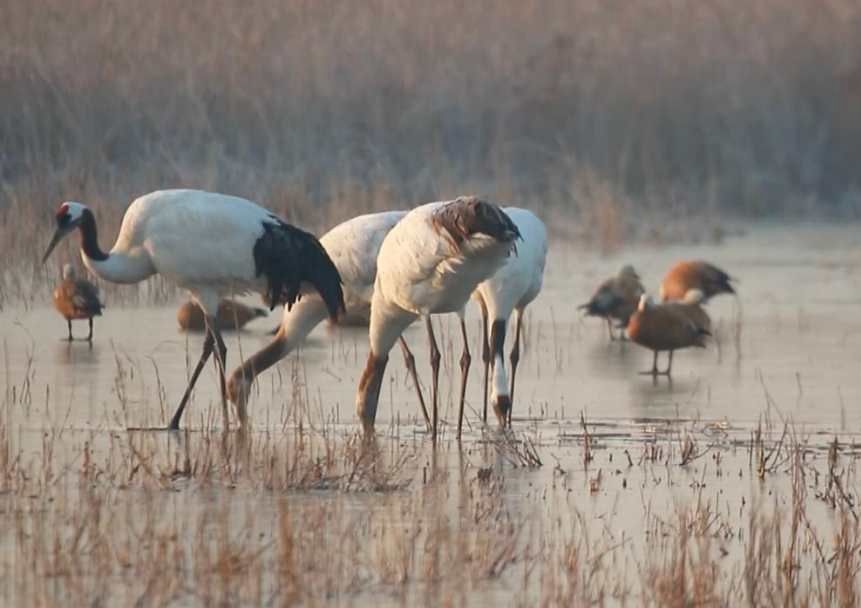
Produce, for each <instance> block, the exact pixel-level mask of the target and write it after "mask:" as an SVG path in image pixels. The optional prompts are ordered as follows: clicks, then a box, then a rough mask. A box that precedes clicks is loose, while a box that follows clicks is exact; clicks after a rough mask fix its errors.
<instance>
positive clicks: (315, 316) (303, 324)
mask: <svg viewBox="0 0 861 608" xmlns="http://www.w3.org/2000/svg"><path fill="white" fill-rule="evenodd" d="M406 214H407V212H406V211H384V212H381V213H369V214H366V215H360V216H358V217H354V218H352V219H350V220H347V221H346V222H343V223H341V224H338V225H337V226H335V227H334V228H332V229H331V230H330V231H329V232H327V233H326V234H324V235H323V236H322V237H320V243H321V244H322V245H323V247H324V248H325V249H326V252H327V253H328V254H329V256H330V257H331V258H332V261H333V262H334V263H335V266H336V267H337V269H338V274H340V276H341V280H342V281H343V289H344V302H345V303H346V306H347V314H346V315H345V316H344V317H342V318H341V319H339V323H342V324H367V323H368V320H369V318H370V314H371V298H372V296H373V293H374V281H375V280H376V277H377V254H378V253H379V251H380V246H381V245H382V243H383V239H384V238H385V237H386V235H387V234H388V233H389V231H390V230H391V229H392V227H393V226H394V225H395V224H397V223H398V222H399V221H400V220H401V218H403V217H404V216H405V215H406ZM327 313H328V311H327V308H326V303H325V302H324V301H323V299H322V298H321V297H320V296H319V295H317V294H312V295H309V296H306V297H304V298H302V300H301V301H300V302H297V303H296V304H295V305H294V306H293V308H292V310H289V311H288V310H285V311H284V316H283V318H282V320H281V325H280V326H279V327H278V331H277V332H276V333H275V337H274V338H273V339H272V341H271V342H270V343H269V344H267V345H266V346H265V347H263V348H262V349H261V350H260V351H258V352H257V353H255V354H254V355H252V356H251V357H249V358H248V359H247V360H246V361H245V362H244V363H243V364H242V365H240V366H239V367H237V368H236V369H235V370H234V371H233V372H232V373H231V374H230V379H229V380H228V382H227V394H228V396H229V397H230V400H231V401H233V403H234V404H236V407H237V410H238V412H239V415H240V419H244V418H245V416H246V410H247V401H248V397H249V393H250V391H251V386H252V384H253V383H254V379H255V378H256V377H257V376H258V375H260V374H261V373H262V372H263V371H265V370H266V369H268V368H270V367H271V366H273V365H275V364H276V363H277V362H278V361H280V360H281V359H283V358H284V357H286V356H287V355H288V354H289V353H290V352H291V351H292V350H293V349H295V348H296V347H297V346H299V345H300V344H301V343H302V341H303V340H304V339H305V338H306V337H307V336H308V334H309V333H310V332H311V330H313V329H314V328H315V327H316V326H317V325H318V324H319V323H320V322H321V321H323V320H324V319H325V318H326V316H327ZM401 348H402V350H403V352H404V358H405V359H406V365H407V369H408V371H409V372H410V374H411V375H412V378H413V382H414V383H415V385H416V390H417V391H418V395H419V403H420V404H421V408H422V413H423V414H424V417H425V422H427V423H428V424H430V420H429V417H428V414H427V409H426V408H425V404H424V398H423V397H422V393H421V389H420V387H419V384H418V377H417V375H416V369H415V358H414V357H413V355H412V353H411V352H410V350H409V348H408V347H407V344H406V342H405V341H404V339H403V337H401Z"/></svg>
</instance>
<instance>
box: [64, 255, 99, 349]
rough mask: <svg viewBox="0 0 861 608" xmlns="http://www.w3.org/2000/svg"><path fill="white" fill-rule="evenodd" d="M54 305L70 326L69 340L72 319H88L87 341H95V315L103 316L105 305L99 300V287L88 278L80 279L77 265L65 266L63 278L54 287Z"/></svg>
mask: <svg viewBox="0 0 861 608" xmlns="http://www.w3.org/2000/svg"><path fill="white" fill-rule="evenodd" d="M54 307H55V308H56V309H57V311H59V313H60V314H61V315H63V317H64V318H65V319H66V323H67V324H68V326H69V338H68V340H69V342H71V341H72V340H73V338H72V320H73V319H86V320H87V321H88V322H89V325H90V332H89V333H88V334H87V341H88V342H92V341H93V317H97V316H101V314H102V308H104V305H103V304H102V302H101V301H100V300H99V290H98V288H97V287H96V286H95V285H93V284H92V283H90V282H89V281H88V280H86V279H79V278H77V275H76V273H75V267H74V266H72V265H71V264H66V265H65V266H63V280H62V281H60V283H59V284H58V285H57V287H56V288H55V289H54Z"/></svg>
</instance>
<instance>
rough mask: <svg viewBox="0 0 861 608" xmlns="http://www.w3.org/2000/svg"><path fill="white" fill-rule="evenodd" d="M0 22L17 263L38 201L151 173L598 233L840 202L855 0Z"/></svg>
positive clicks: (131, 185)
mask: <svg viewBox="0 0 861 608" xmlns="http://www.w3.org/2000/svg"><path fill="white" fill-rule="evenodd" d="M0 22H2V23H3V36H2V38H0V90H2V92H3V94H2V96H0V142H2V146H1V147H0V244H2V245H0V248H2V251H3V253H5V254H7V257H14V259H16V260H18V262H19V263H20V264H24V265H25V268H24V269H25V270H26V271H27V272H25V275H27V276H31V275H32V274H33V273H35V272H37V270H36V266H37V264H36V261H37V254H38V252H37V250H38V249H39V247H34V243H37V242H38V243H40V244H41V242H42V241H43V240H44V238H45V231H46V230H47V224H48V222H49V219H48V214H49V210H51V209H52V208H53V207H54V206H55V205H56V204H57V202H58V201H60V200H64V199H83V200H86V201H87V202H89V203H92V204H93V205H94V206H95V207H96V209H97V210H98V215H99V220H100V222H102V224H103V225H104V228H103V232H104V234H105V237H104V239H105V240H106V241H107V240H108V239H110V238H111V236H112V234H113V232H114V230H115V229H116V227H117V225H118V221H119V218H120V216H121V210H122V209H123V208H124V207H125V205H126V204H127V203H128V202H129V201H130V200H132V199H133V198H134V197H135V196H137V195H140V194H142V193H144V192H148V191H151V190H154V189H157V188H163V187H171V186H195V187H201V188H209V189H214V190H220V191H226V192H231V193H236V194H240V195H244V196H247V197H250V198H253V199H257V200H259V201H261V202H263V203H265V204H267V205H269V206H270V207H272V208H273V209H275V210H277V211H279V212H282V213H283V214H285V215H286V216H287V217H288V218H290V219H292V220H294V221H297V222H301V223H303V224H306V225H308V226H309V227H311V228H313V229H317V230H322V229H323V228H324V227H326V226H328V225H331V224H332V223H334V222H335V221H337V220H341V219H344V218H346V217H348V216H350V215H354V214H357V213H359V212H362V211H366V210H370V209H379V208H390V207H396V206H405V205H411V204H414V203H418V202H423V201H427V200H431V199H434V198H437V197H449V196H453V195H455V194H458V193H463V192H470V191H474V192H479V193H482V194H486V195H489V196H493V197H496V198H498V199H500V200H505V201H515V202H518V203H522V204H526V205H530V206H533V207H537V208H539V209H541V210H543V212H544V213H545V214H546V215H548V216H550V218H552V219H554V220H556V219H559V220H565V219H567V220H570V221H569V222H568V223H567V226H573V228H567V227H566V222H564V221H554V222H553V225H554V226H555V227H557V235H562V236H569V235H571V234H574V235H576V236H580V237H584V238H587V237H588V238H594V239H598V240H601V241H602V242H604V243H605V244H608V245H609V246H611V247H612V246H613V245H615V244H616V243H618V242H620V241H621V240H622V239H624V238H626V237H629V236H630V235H631V234H634V235H636V234H638V230H642V227H641V226H640V222H641V216H642V215H648V214H659V215H660V216H661V217H663V218H672V220H673V222H684V221H685V219H686V218H689V217H690V216H692V215H693V216H697V217H702V216H705V217H712V216H715V215H718V214H719V213H721V212H724V211H727V210H729V211H731V212H733V213H740V214H752V215H761V214H768V215H776V214H780V213H785V212H792V213H797V212H808V213H816V214H819V213H832V212H839V213H845V212H852V213H856V212H857V211H858V209H859V202H858V201H859V197H858V191H857V188H856V184H857V175H858V174H859V171H858V169H859V165H858V163H859V161H858V159H859V158H861V154H859V152H861V113H859V110H858V108H859V107H861V41H859V37H858V36H857V31H858V24H859V22H861V5H859V4H858V3H857V2H854V1H853V0H829V1H827V2H823V3H809V2H803V1H801V0H795V1H790V2H780V1H778V0H753V1H752V2H748V3H743V4H742V5H740V4H739V3H738V2H733V1H731V0H711V1H709V2H699V1H693V0H650V1H648V2H636V3H619V2H605V1H602V0H573V1H572V0H545V1H537V0H526V1H523V2H494V3H488V2H472V3H466V4H464V3H462V2H454V1H451V0H441V1H440V2H433V3H426V2H418V1H415V0H407V1H405V2H393V1H392V0H371V1H370V2H360V3H343V2H333V1H331V0H324V1H319V2H307V1H294V2H276V1H273V0H251V1H250V2H243V3H239V2H227V1H224V0H203V1H200V2H193V3H180V4H177V3H175V2H168V1H166V0H154V1H152V2H146V3H140V2H128V1H121V2H108V1H106V0H79V1H77V2H74V3H71V4H70V3H69V2H66V1H63V0H35V1H31V0H8V1H6V2H3V3H2V5H0ZM632 212H633V215H635V217H633V218H632V217H631V216H632ZM594 228H597V229H594ZM670 233H671V234H673V235H676V234H678V231H672V230H671V231H670ZM648 234H651V232H649V233H648ZM13 280H14V279H13V278H10V277H6V278H5V281H4V283H5V286H4V289H5V290H13V291H15V293H19V292H24V291H26V290H25V289H23V287H22V286H20V285H14V284H10V282H11V281H13Z"/></svg>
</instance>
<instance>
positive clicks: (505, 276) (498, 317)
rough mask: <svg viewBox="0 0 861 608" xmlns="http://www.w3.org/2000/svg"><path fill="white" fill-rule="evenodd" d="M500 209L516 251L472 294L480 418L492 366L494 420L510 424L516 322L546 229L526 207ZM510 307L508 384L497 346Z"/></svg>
mask: <svg viewBox="0 0 861 608" xmlns="http://www.w3.org/2000/svg"><path fill="white" fill-rule="evenodd" d="M503 211H504V212H505V213H506V215H508V217H509V218H511V221H512V222H514V225H515V226H517V229H518V230H519V231H520V236H521V238H522V239H523V242H521V243H518V245H517V255H516V256H515V255H513V256H510V257H509V258H508V259H507V260H506V261H505V265H504V266H503V267H502V268H500V269H499V270H497V271H496V274H494V275H493V276H492V277H490V278H489V279H487V280H485V281H483V282H482V283H480V284H479V286H478V288H477V289H476V290H475V292H473V294H472V297H473V298H474V299H476V300H478V304H479V306H480V307H481V318H482V327H483V330H484V331H483V340H482V343H483V346H482V360H483V362H484V413H483V417H484V421H485V422H487V384H488V371H489V370H492V372H493V383H492V388H491V393H490V398H491V401H493V408H494V411H495V412H496V416H497V418H499V422H500V424H501V425H502V426H505V425H506V424H508V425H510V424H511V409H512V405H513V401H514V379H515V376H516V374H517V363H518V362H519V361H520V327H521V321H522V319H523V310H524V309H525V308H526V306H527V305H528V304H529V303H530V302H532V300H534V299H535V298H536V297H537V296H538V293H539V292H540V291H541V284H542V282H543V280H544V265H545V263H546V261H547V228H546V227H545V226H544V222H542V221H541V220H540V219H538V217H536V215H535V214H534V213H532V212H531V211H527V210H526V209H519V208H517V207H505V208H504V209H503ZM512 312H514V313H515V315H516V316H515V330H514V346H513V347H512V349H511V356H510V358H511V385H510V388H509V384H508V381H507V379H506V373H505V361H504V359H503V356H504V355H503V348H504V346H505V330H506V327H507V325H508V319H509V317H511V313H512ZM488 334H489V336H488ZM488 337H489V341H488Z"/></svg>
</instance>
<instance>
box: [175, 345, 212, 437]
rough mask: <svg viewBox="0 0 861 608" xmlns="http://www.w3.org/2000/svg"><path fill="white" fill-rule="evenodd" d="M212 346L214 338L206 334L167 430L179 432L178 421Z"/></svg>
mask: <svg viewBox="0 0 861 608" xmlns="http://www.w3.org/2000/svg"><path fill="white" fill-rule="evenodd" d="M213 346H215V338H214V337H213V336H212V334H211V333H209V332H206V338H205V339H204V340H203V352H202V353H200V360H199V361H198V362H197V366H195V368H194V371H193V372H192V374H191V379H189V381H188V386H187V387H186V389H185V394H184V395H183V396H182V399H181V400H180V402H179V407H177V408H176V412H174V414H173V418H171V420H170V424H168V425H167V428H168V430H171V431H178V430H179V421H180V420H181V419H182V413H183V411H185V406H186V405H187V404H188V398H189V397H191V391H192V389H194V384H195V383H196V382H197V377H198V376H199V375H200V372H201V370H203V366H204V365H206V362H207V360H209V356H210V355H211V354H212V348H213Z"/></svg>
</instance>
